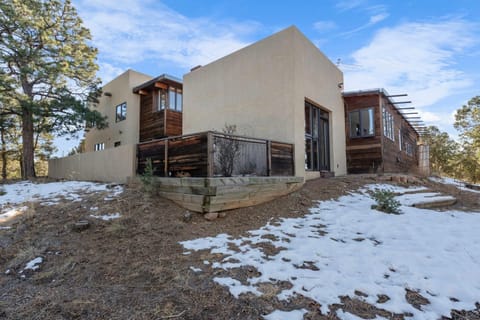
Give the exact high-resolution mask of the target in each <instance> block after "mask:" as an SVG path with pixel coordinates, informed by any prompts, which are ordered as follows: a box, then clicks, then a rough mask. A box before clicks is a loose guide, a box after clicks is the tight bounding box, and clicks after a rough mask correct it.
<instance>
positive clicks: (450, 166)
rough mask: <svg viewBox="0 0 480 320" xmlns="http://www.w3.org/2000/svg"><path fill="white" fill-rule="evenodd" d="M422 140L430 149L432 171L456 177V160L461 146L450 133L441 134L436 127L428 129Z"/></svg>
mask: <svg viewBox="0 0 480 320" xmlns="http://www.w3.org/2000/svg"><path fill="white" fill-rule="evenodd" d="M422 140H423V141H424V142H425V143H426V144H428V145H429V148H430V159H429V160H430V169H431V170H432V172H434V173H437V174H446V175H450V176H452V175H454V168H455V165H454V160H455V158H456V156H457V154H458V150H459V144H458V143H457V142H455V141H454V140H453V139H451V138H450V136H449V135H448V133H446V132H441V131H440V130H439V129H438V128H437V127H436V126H429V127H427V129H426V131H425V134H424V135H423V136H422Z"/></svg>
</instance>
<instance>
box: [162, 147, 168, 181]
mask: <svg viewBox="0 0 480 320" xmlns="http://www.w3.org/2000/svg"><path fill="white" fill-rule="evenodd" d="M163 164H164V166H163V174H164V175H165V177H168V139H166V140H165V160H164V162H163Z"/></svg>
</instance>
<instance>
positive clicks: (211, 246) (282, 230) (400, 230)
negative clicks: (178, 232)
mask: <svg viewBox="0 0 480 320" xmlns="http://www.w3.org/2000/svg"><path fill="white" fill-rule="evenodd" d="M375 189H388V190H390V191H392V192H395V193H399V194H402V193H406V192H408V193H410V192H412V190H414V189H407V188H401V187H395V186H391V185H378V184H377V185H370V186H367V187H365V188H363V189H362V190H360V191H359V192H358V193H352V194H350V195H348V196H344V197H341V198H339V199H337V200H330V201H323V202H319V203H318V205H317V206H316V207H314V208H312V209H311V210H310V211H311V213H310V214H308V215H306V216H304V217H301V218H286V219H282V220H280V221H279V222H275V223H269V224H267V225H266V226H264V227H262V228H260V229H258V230H253V231H250V232H249V234H248V235H247V236H245V237H242V238H236V239H235V238H233V237H231V236H229V235H227V234H219V235H218V236H216V237H208V238H200V239H195V240H191V241H184V242H181V244H182V245H183V246H184V248H185V249H187V250H195V251H197V250H210V252H211V253H221V254H223V255H224V259H223V260H222V261H221V262H215V263H213V265H212V267H213V268H221V269H225V270H228V269H232V268H240V267H243V266H253V267H255V268H256V269H257V270H258V272H259V273H260V275H259V276H258V277H254V276H252V277H250V278H248V279H247V283H245V282H243V283H241V282H240V281H239V280H237V279H233V278H218V277H217V278H215V279H214V281H215V282H217V283H219V284H221V285H223V286H226V287H228V288H229V290H230V292H231V294H232V295H234V296H235V297H238V296H239V295H240V294H242V293H247V292H251V293H253V294H256V295H261V292H259V291H258V290H257V287H256V286H257V285H258V284H260V283H272V284H274V283H276V282H277V281H288V282H290V283H291V284H292V288H290V289H286V290H283V291H282V292H280V293H279V294H278V298H279V299H281V300H288V299H289V298H291V297H293V296H295V295H297V294H301V295H303V296H305V297H308V298H311V299H313V300H315V301H317V302H318V303H319V304H321V310H322V312H323V313H324V314H326V313H327V312H328V305H330V304H333V303H339V302H340V299H339V296H341V295H349V296H351V297H353V296H354V291H355V290H360V291H362V292H364V293H366V294H368V297H365V298H363V299H364V300H365V301H366V302H368V303H370V304H372V305H375V306H377V307H379V308H383V309H386V310H389V311H392V312H396V313H403V312H410V313H412V314H413V318H415V319H417V318H422V319H438V318H440V317H441V316H442V315H443V316H449V314H450V310H452V309H467V310H469V309H473V308H475V302H478V301H479V297H480V273H479V272H478V270H479V269H480V237H478V230H480V215H478V214H473V213H467V212H458V211H445V212H438V211H432V210H427V209H419V208H414V207H410V206H408V201H407V200H408V199H407V198H406V197H403V198H402V196H398V197H397V198H398V199H399V200H400V202H401V203H402V206H401V211H402V213H403V214H401V215H391V214H385V213H382V212H379V211H376V210H373V209H371V206H372V205H373V204H375V201H374V200H373V199H372V198H371V197H370V196H369V195H368V194H367V193H366V192H367V191H368V190H375ZM416 190H417V191H422V190H424V188H416ZM405 196H406V195H405ZM430 196H431V195H430ZM428 197H429V195H428V194H425V193H423V194H421V193H419V194H418V195H415V199H417V200H421V199H422V198H425V199H428ZM265 235H273V236H274V237H271V236H270V237H268V238H265V237H262V236H265ZM272 239H276V240H272ZM261 243H268V244H269V245H273V246H274V247H277V248H284V249H283V250H279V252H278V253H275V254H273V255H268V254H267V253H266V252H264V251H263V249H262V247H261V246H259V245H258V244H261ZM235 248H237V250H234V249H235ZM232 261H238V262H232ZM407 288H408V289H410V290H414V291H417V292H419V293H420V294H421V295H422V296H424V297H426V298H428V299H429V301H430V304H428V305H425V306H423V307H422V310H423V311H420V310H417V309H415V308H414V307H413V306H412V305H410V304H409V303H408V302H407V301H406V299H405V289H407ZM377 294H385V295H387V296H388V297H389V298H390V300H389V301H387V302H385V303H383V304H379V303H377ZM457 300H458V301H457ZM277 315H278V316H277ZM281 315H282V313H276V318H272V319H292V317H291V315H286V316H284V317H281ZM337 315H338V316H339V317H340V318H341V319H356V318H355V317H353V316H352V315H350V314H347V313H343V312H340V311H339V312H337Z"/></svg>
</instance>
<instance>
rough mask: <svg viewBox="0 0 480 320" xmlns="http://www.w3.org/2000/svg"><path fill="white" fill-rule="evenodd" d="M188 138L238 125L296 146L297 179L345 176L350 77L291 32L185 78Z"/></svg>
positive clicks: (254, 134)
mask: <svg viewBox="0 0 480 320" xmlns="http://www.w3.org/2000/svg"><path fill="white" fill-rule="evenodd" d="M183 85H184V105H185V108H184V112H183V134H191V133H195V132H201V131H207V130H214V131H221V130H222V129H223V128H224V126H225V124H229V125H235V126H236V128H237V131H238V133H239V134H241V135H246V136H249V137H255V138H261V139H269V140H274V141H282V142H286V143H290V144H292V145H293V146H294V163H295V167H294V173H293V175H295V176H297V177H302V178H305V179H309V178H315V177H319V176H320V174H321V172H327V173H332V174H335V175H344V174H346V155H345V121H344V118H345V112H344V105H343V100H342V85H343V74H342V72H341V71H340V70H339V69H338V68H337V66H336V65H335V64H333V63H332V62H331V61H330V60H329V59H328V58H327V57H326V56H325V55H324V54H323V53H322V52H321V51H320V50H319V49H318V48H317V47H316V46H315V45H314V44H313V43H312V42H311V41H310V40H308V39H307V38H306V37H305V36H304V35H303V34H302V33H301V32H300V31H299V30H298V29H297V28H296V27H294V26H292V27H289V28H287V29H285V30H283V31H280V32H278V33H276V34H274V35H272V36H270V37H268V38H266V39H263V40H260V41H258V42H256V43H254V44H252V45H250V46H247V47H245V48H243V49H240V50H238V51H236V52H234V53H232V54H230V55H227V56H225V57H223V58H221V59H219V60H217V61H214V62H212V63H209V64H208V65H205V66H202V67H200V68H196V69H195V70H193V71H191V72H189V73H187V74H186V75H185V76H184V83H183Z"/></svg>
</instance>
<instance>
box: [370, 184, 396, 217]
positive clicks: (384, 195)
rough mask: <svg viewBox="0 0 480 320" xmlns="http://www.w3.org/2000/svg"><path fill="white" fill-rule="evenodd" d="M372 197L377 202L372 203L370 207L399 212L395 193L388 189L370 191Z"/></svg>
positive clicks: (394, 212)
mask: <svg viewBox="0 0 480 320" xmlns="http://www.w3.org/2000/svg"><path fill="white" fill-rule="evenodd" d="M371 196H372V198H373V199H374V200H375V201H376V202H377V204H374V205H372V209H375V210H378V211H382V212H386V213H393V214H400V213H401V211H400V202H398V201H397V200H395V194H394V193H393V192H391V191H388V190H379V189H376V190H375V191H373V192H372V193H371Z"/></svg>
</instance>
